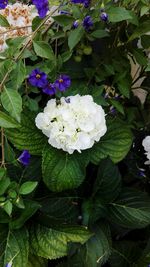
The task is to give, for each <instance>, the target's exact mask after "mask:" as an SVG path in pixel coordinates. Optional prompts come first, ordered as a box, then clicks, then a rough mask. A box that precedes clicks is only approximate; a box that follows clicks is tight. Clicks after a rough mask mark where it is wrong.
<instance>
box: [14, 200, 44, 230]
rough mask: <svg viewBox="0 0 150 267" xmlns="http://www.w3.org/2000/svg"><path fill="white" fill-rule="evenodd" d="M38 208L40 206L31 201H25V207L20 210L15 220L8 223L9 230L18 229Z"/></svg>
mask: <svg viewBox="0 0 150 267" xmlns="http://www.w3.org/2000/svg"><path fill="white" fill-rule="evenodd" d="M39 208H40V204H39V203H37V202H35V201H32V200H25V207H24V209H23V210H20V213H19V214H18V216H16V218H14V219H13V220H12V221H11V222H10V227H11V229H19V228H21V227H22V226H23V225H24V223H25V222H26V221H27V220H28V219H29V218H30V217H31V216H33V215H34V214H35V212H36V211H37V210H38V209H39Z"/></svg>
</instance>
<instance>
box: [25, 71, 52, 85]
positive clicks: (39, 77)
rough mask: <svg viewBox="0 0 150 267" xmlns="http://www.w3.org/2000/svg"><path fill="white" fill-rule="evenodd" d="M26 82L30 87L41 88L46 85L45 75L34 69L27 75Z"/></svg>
mask: <svg viewBox="0 0 150 267" xmlns="http://www.w3.org/2000/svg"><path fill="white" fill-rule="evenodd" d="M28 81H29V83H30V84H31V85H33V86H36V87H39V88H42V87H44V86H46V84H47V83H48V81H47V75H46V73H45V72H41V71H40V70H39V69H35V70H33V71H32V72H31V74H30V75H29V78H28Z"/></svg>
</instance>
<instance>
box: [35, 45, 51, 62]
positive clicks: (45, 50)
mask: <svg viewBox="0 0 150 267" xmlns="http://www.w3.org/2000/svg"><path fill="white" fill-rule="evenodd" d="M33 47H34V51H35V53H36V54H37V55H38V56H39V57H42V58H47V59H49V60H51V61H52V62H54V61H55V56H54V52H53V49H52V48H51V46H50V45H49V44H47V43H46V42H44V41H33Z"/></svg>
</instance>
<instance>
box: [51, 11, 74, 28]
mask: <svg viewBox="0 0 150 267" xmlns="http://www.w3.org/2000/svg"><path fill="white" fill-rule="evenodd" d="M53 19H54V20H55V21H56V22H57V23H58V24H59V25H61V26H63V27H65V26H68V25H70V26H72V24H73V22H74V18H73V17H72V16H68V15H65V14H64V15H59V16H54V17H53Z"/></svg>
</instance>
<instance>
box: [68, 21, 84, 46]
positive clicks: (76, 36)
mask: <svg viewBox="0 0 150 267" xmlns="http://www.w3.org/2000/svg"><path fill="white" fill-rule="evenodd" d="M83 35H84V29H83V27H82V26H79V27H78V28H77V29H75V30H72V31H71V32H70V34H69V38H68V45H69V48H70V50H72V49H73V48H74V47H75V46H76V45H77V44H78V43H79V42H80V40H81V38H82V37H83Z"/></svg>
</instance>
